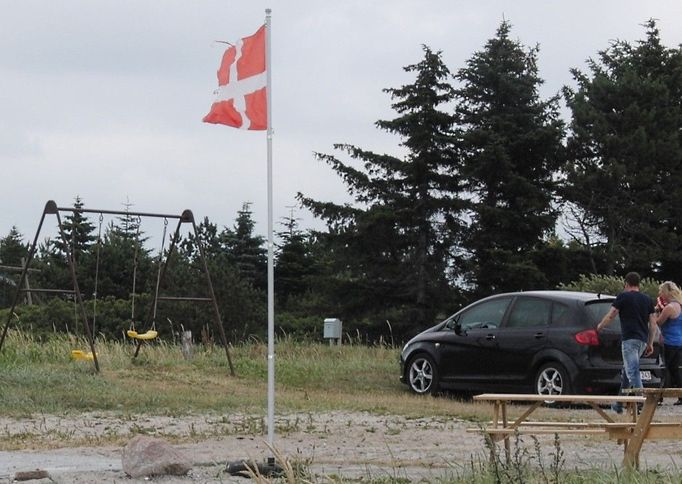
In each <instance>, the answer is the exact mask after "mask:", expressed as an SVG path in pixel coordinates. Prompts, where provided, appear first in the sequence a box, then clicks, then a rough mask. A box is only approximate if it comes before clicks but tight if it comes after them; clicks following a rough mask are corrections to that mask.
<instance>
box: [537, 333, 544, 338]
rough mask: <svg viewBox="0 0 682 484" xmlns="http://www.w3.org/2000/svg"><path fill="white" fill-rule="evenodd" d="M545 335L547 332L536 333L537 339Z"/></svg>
mask: <svg viewBox="0 0 682 484" xmlns="http://www.w3.org/2000/svg"><path fill="white" fill-rule="evenodd" d="M544 337H545V333H535V339H540V338H544Z"/></svg>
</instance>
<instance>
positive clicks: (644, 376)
mask: <svg viewBox="0 0 682 484" xmlns="http://www.w3.org/2000/svg"><path fill="white" fill-rule="evenodd" d="M639 377H640V378H641V379H642V381H649V380H651V372H650V371H640V372H639Z"/></svg>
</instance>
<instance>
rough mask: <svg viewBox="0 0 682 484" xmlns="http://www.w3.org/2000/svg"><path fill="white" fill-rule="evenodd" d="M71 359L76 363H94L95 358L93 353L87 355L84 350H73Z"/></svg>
mask: <svg viewBox="0 0 682 484" xmlns="http://www.w3.org/2000/svg"><path fill="white" fill-rule="evenodd" d="M71 359H72V360H76V361H92V360H94V359H95V357H94V356H93V355H92V352H91V351H88V352H87V353H86V352H85V351H83V350H71Z"/></svg>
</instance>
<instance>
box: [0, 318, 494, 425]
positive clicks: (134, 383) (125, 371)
mask: <svg viewBox="0 0 682 484" xmlns="http://www.w3.org/2000/svg"><path fill="white" fill-rule="evenodd" d="M96 348H97V355H98V360H99V363H100V368H101V372H100V373H95V372H94V369H93V365H92V363H91V362H87V361H71V359H70V352H71V350H72V349H82V350H88V345H87V344H86V342H85V341H84V340H83V339H82V338H77V337H74V336H72V335H59V334H55V335H54V336H52V337H51V338H50V339H49V340H48V341H43V342H38V341H36V340H34V339H33V338H32V336H31V334H30V333H26V332H21V331H11V332H10V333H9V334H8V337H7V339H6V341H5V344H4V346H3V349H2V352H0V398H1V399H2V402H3V405H2V406H0V415H8V416H19V415H30V414H34V413H43V412H47V413H65V412H74V411H76V412H80V411H97V410H114V411H116V410H119V411H122V412H134V413H157V414H183V413H190V412H204V411H216V412H230V413H232V412H253V411H258V412H260V411H261V410H262V408H264V405H265V403H266V400H267V346H266V345H265V344H263V343H260V342H251V343H246V344H242V345H238V346H234V347H230V354H231V357H232V360H233V363H234V367H235V372H236V376H235V377H232V376H230V372H229V366H228V363H227V358H226V355H225V351H224V349H223V348H221V347H219V346H214V345H208V346H203V345H201V346H199V345H197V346H195V347H194V351H193V358H192V359H190V360H185V359H183V356H182V353H181V350H180V347H179V346H176V345H174V344H168V343H165V342H163V341H157V342H154V343H152V344H145V345H143V347H142V348H141V351H140V354H139V356H138V357H137V358H136V359H133V358H132V355H133V352H134V345H133V344H132V343H131V342H121V341H108V340H103V339H100V340H98V341H97V343H96ZM275 352H276V358H275V385H276V399H277V406H278V409H279V411H285V412H287V411H289V412H298V411H332V410H352V411H369V412H385V413H388V412H390V413H396V414H399V415H406V416H421V415H424V414H425V413H428V414H430V415H435V416H439V415H440V416H444V417H445V416H447V415H452V414H453V401H452V400H449V399H447V398H443V399H436V398H429V397H425V398H423V397H417V396H414V395H410V394H409V393H408V392H407V391H406V388H405V387H404V386H403V385H401V384H400V382H399V381H398V357H399V350H398V349H396V348H392V347H389V346H371V347H368V346H365V345H359V344H358V345H355V344H346V345H343V346H327V345H325V344H322V343H298V342H295V341H293V340H291V339H288V338H281V339H279V340H278V341H277V343H276V345H275ZM466 407H468V406H467V405H462V409H464V408H466ZM454 411H455V412H456V409H454ZM486 413H487V410H486V409H485V408H482V409H481V413H480V417H484V416H485V414H486ZM473 418H476V416H475V415H474V416H473Z"/></svg>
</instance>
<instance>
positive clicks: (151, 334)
mask: <svg viewBox="0 0 682 484" xmlns="http://www.w3.org/2000/svg"><path fill="white" fill-rule="evenodd" d="M62 212H71V213H76V212H78V213H97V214H99V230H98V236H97V248H96V262H95V280H94V294H93V296H94V297H93V317H92V326H91V325H90V322H89V320H88V315H87V313H86V311H85V305H84V303H83V297H82V294H81V292H80V289H79V285H78V278H77V276H76V261H75V259H74V257H73V254H72V253H71V251H70V249H69V244H68V240H67V237H66V234H65V232H64V227H63V224H62V220H61V215H60V214H61V213H62ZM104 214H107V215H119V216H132V217H137V221H138V224H137V237H136V240H135V253H134V256H133V287H132V294H131V317H130V328H129V329H128V330H127V331H126V335H127V336H128V337H129V338H131V339H132V340H134V341H135V353H134V355H133V358H136V357H137V355H138V354H139V352H140V348H141V346H142V345H143V344H144V343H145V342H149V341H152V340H154V339H156V338H157V337H158V331H157V330H156V315H157V306H158V303H159V301H192V302H203V303H210V304H211V305H212V307H213V322H214V325H215V329H217V330H218V334H219V335H220V338H221V340H222V344H223V346H224V348H225V355H226V356H227V361H228V364H229V367H230V374H231V375H232V376H234V375H235V372H234V366H233V365H232V358H231V357H230V352H229V348H228V344H227V337H226V336H225V330H224V328H223V324H222V320H221V317H220V310H219V308H218V303H217V300H216V297H215V291H214V290H213V283H212V281H211V276H210V274H209V271H208V264H207V263H206V258H205V255H204V248H203V245H202V243H201V239H200V237H198V235H197V227H196V224H195V222H194V215H193V214H192V211H191V210H185V211H183V212H182V214H180V215H168V214H157V213H144V212H130V211H119V210H94V209H87V208H69V207H58V206H57V204H56V203H55V202H54V201H53V200H50V201H48V202H47V203H46V204H45V208H44V210H43V214H42V216H41V218H40V223H39V224H38V230H37V231H36V235H35V238H34V239H33V244H32V245H31V247H30V249H29V253H28V257H27V260H26V263H25V264H24V266H23V270H22V272H21V276H20V278H19V283H18V284H17V286H16V291H15V295H14V299H13V302H12V307H11V309H10V311H9V313H8V314H9V315H10V316H8V317H7V322H6V324H5V326H4V328H3V330H2V333H1V334H0V351H2V345H3V343H4V341H5V337H6V335H7V331H8V329H9V325H10V322H11V315H12V314H14V309H15V308H16V306H17V305H18V303H19V300H20V296H21V294H22V293H26V292H29V293H48V294H65V295H72V296H73V298H74V301H75V304H76V306H77V308H79V309H80V316H81V318H82V320H83V326H84V328H85V336H86V338H87V340H88V344H89V347H90V351H83V350H73V351H72V352H71V358H72V359H74V360H84V361H92V362H93V364H94V366H95V370H96V371H97V372H99V370H100V368H99V361H98V359H97V351H96V349H95V340H94V337H93V333H94V329H95V323H96V317H97V286H98V281H99V262H100V247H101V235H102V221H103V219H104ZM46 215H55V216H56V218H57V225H58V228H59V236H60V238H61V240H62V243H63V246H64V251H65V253H66V259H67V261H68V265H69V269H70V275H71V282H72V284H73V288H70V289H38V288H24V287H23V286H24V281H25V280H26V277H27V273H28V271H29V270H30V269H29V265H30V263H31V261H32V260H33V257H34V255H35V252H36V247H37V244H38V238H39V236H40V231H41V229H42V227H43V223H44V221H45V217H46ZM142 217H151V218H162V219H163V236H162V238H161V249H160V251H159V256H158V270H157V275H156V284H155V288H154V297H153V299H152V303H151V305H150V308H149V313H148V315H147V318H146V321H147V322H149V323H150V324H148V325H147V327H148V328H149V329H147V330H146V331H145V332H138V331H137V329H136V328H135V291H136V283H137V281H136V279H137V269H138V252H139V245H140V243H139V235H140V225H141V220H142ZM169 219H171V220H172V219H177V220H178V225H177V227H176V229H175V232H174V233H173V236H172V238H171V242H170V246H169V248H168V252H167V254H165V257H164V247H165V241H166V235H167V229H168V220H169ZM183 224H191V228H192V230H193V231H194V234H195V237H194V238H193V239H194V241H195V243H196V244H197V248H198V254H199V258H200V259H201V266H202V270H203V273H204V276H205V280H206V289H207V295H206V297H193V296H160V295H159V288H160V287H161V283H162V281H163V279H164V277H165V274H166V269H167V268H168V262H169V261H170V258H171V256H172V255H173V252H174V251H175V250H176V246H177V243H178V241H179V238H180V230H181V228H182V225H183Z"/></svg>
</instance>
